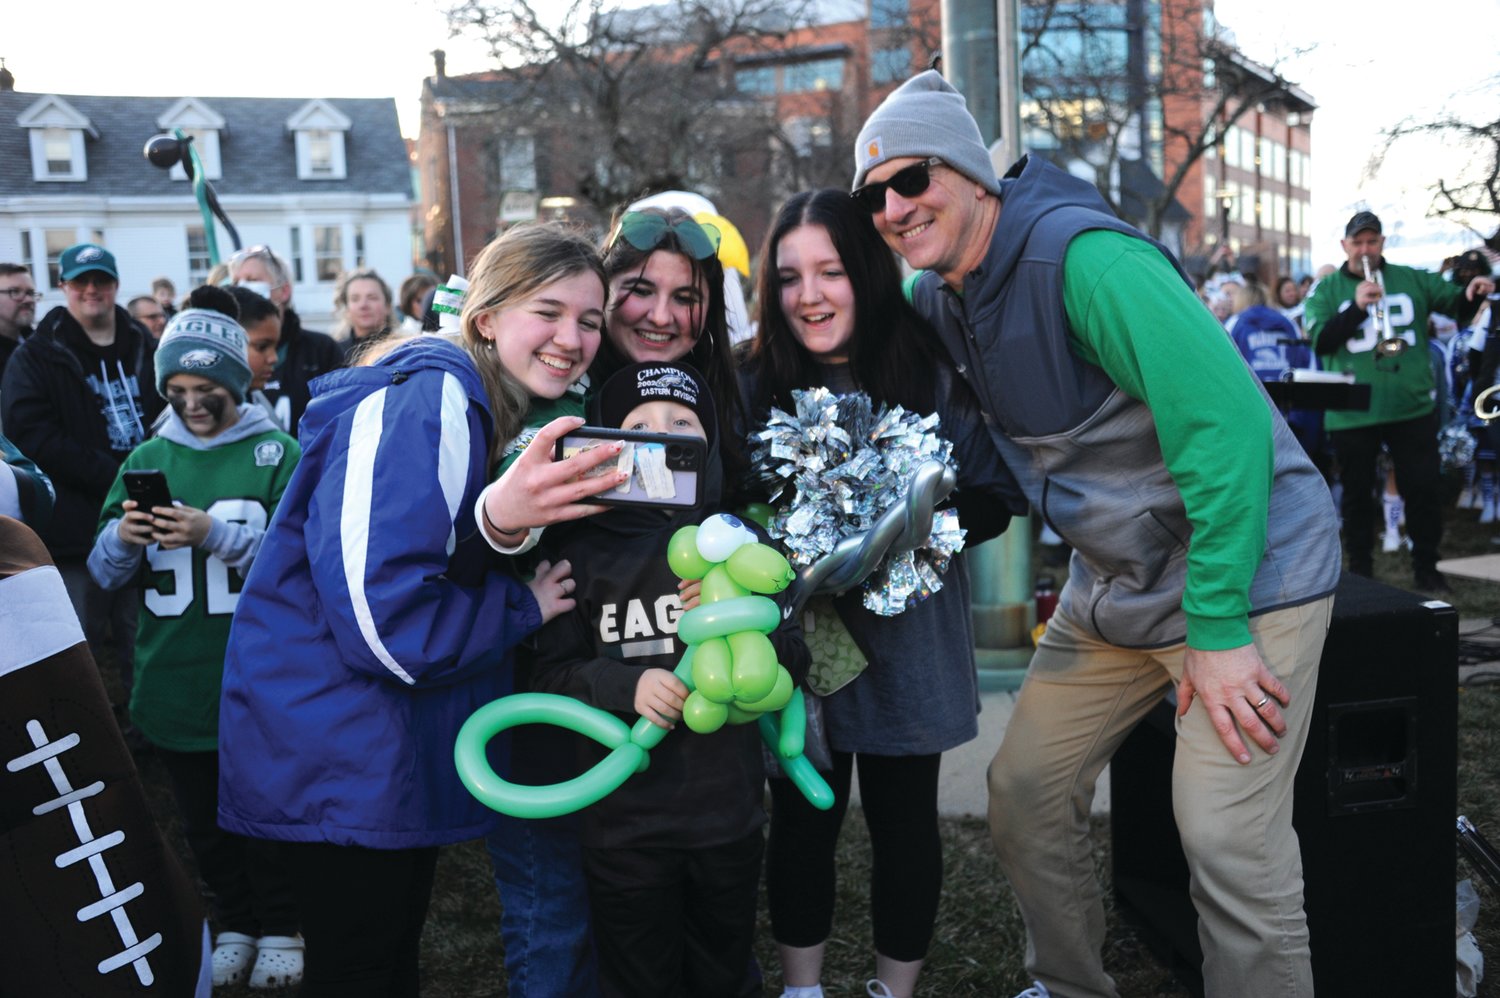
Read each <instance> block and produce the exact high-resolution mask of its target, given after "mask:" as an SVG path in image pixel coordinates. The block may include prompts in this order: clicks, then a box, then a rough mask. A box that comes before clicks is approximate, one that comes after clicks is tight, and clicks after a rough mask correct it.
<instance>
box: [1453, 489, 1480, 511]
mask: <svg viewBox="0 0 1500 998" xmlns="http://www.w3.org/2000/svg"><path fill="white" fill-rule="evenodd" d="M1479 502H1480V500H1479V490H1478V489H1475V488H1469V487H1467V486H1465V488H1464V490H1463V491H1462V492H1460V493H1459V494H1458V506H1457V508H1458V509H1478V508H1479Z"/></svg>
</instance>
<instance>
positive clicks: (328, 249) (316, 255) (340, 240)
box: [313, 225, 344, 283]
mask: <svg viewBox="0 0 1500 998" xmlns="http://www.w3.org/2000/svg"><path fill="white" fill-rule="evenodd" d="M313 263H314V266H315V268H316V269H315V278H314V279H315V280H317V281H318V282H319V283H332V282H334V281H336V280H338V279H339V274H341V273H343V272H344V231H343V229H341V228H340V227H339V226H337V225H314V226H313Z"/></svg>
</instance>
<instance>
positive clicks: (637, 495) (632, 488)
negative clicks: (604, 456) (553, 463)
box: [556, 426, 708, 509]
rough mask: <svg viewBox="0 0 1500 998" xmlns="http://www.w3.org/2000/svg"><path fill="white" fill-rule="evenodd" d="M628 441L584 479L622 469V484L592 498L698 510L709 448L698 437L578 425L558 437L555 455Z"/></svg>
mask: <svg viewBox="0 0 1500 998" xmlns="http://www.w3.org/2000/svg"><path fill="white" fill-rule="evenodd" d="M617 441H622V442H624V444H625V446H624V447H623V448H622V449H621V450H620V452H619V454H618V455H617V456H616V459H615V460H614V461H605V462H604V463H602V464H600V465H598V466H596V467H595V468H594V469H593V470H592V471H589V472H587V473H585V474H584V476H583V477H584V478H585V479H587V478H593V477H596V476H599V475H606V474H617V473H618V474H623V475H625V478H624V480H623V481H621V482H620V484H618V485H616V486H615V487H614V488H612V489H608V490H606V491H604V492H601V493H599V494H598V495H596V496H594V497H592V498H591V499H590V500H589V501H590V502H597V503H603V504H605V505H611V506H647V507H653V508H659V509H697V508H698V507H699V505H701V504H702V501H703V497H702V494H701V493H702V488H701V483H702V474H703V467H704V464H705V463H706V461H707V460H708V448H707V447H706V445H705V444H704V443H703V441H702V440H700V439H699V438H697V437H694V436H685V435H683V434H677V433H648V432H645V431H641V430H613V429H609V428H607V427H601V426H580V427H578V428H577V429H576V430H573V431H572V432H571V433H569V434H568V435H567V436H565V437H563V438H562V439H561V440H559V441H558V442H557V452H556V460H558V461H565V460H567V459H568V458H571V457H573V456H575V455H577V454H582V453H585V452H587V451H590V450H593V449H594V448H597V447H605V446H608V445H610V444H613V443H615V442H617Z"/></svg>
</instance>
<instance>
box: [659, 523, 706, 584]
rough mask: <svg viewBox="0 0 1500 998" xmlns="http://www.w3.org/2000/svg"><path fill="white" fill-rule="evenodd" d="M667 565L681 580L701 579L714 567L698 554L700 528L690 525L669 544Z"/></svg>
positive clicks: (678, 532)
mask: <svg viewBox="0 0 1500 998" xmlns="http://www.w3.org/2000/svg"><path fill="white" fill-rule="evenodd" d="M667 564H668V565H669V566H671V568H672V573H673V574H674V575H676V576H677V577H678V578H679V579H701V578H703V577H704V576H705V575H707V574H708V570H709V569H710V568H712V567H713V566H712V565H711V564H710V563H709V562H708V561H706V560H704V558H703V556H702V555H701V554H699V553H698V528H697V527H696V526H695V525H693V524H691V523H690V524H688V525H687V526H685V527H682V528H680V529H679V530H678V531H677V533H675V534H673V535H672V539H671V540H669V541H668V542H667Z"/></svg>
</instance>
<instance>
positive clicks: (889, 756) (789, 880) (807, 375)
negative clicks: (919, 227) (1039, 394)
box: [745, 190, 1025, 998]
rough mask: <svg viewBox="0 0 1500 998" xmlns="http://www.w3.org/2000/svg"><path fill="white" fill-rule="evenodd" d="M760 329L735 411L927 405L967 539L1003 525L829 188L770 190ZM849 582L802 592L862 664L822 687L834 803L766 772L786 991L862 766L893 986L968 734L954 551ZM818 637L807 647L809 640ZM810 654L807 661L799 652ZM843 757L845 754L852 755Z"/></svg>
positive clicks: (1007, 490) (815, 923)
mask: <svg viewBox="0 0 1500 998" xmlns="http://www.w3.org/2000/svg"><path fill="white" fill-rule="evenodd" d="M758 298H759V305H758V311H759V329H758V331H757V333H756V338H755V343H754V348H753V352H752V354H751V356H750V359H749V362H748V365H747V369H746V371H745V387H746V396H747V398H748V404H749V410H750V416H749V425H751V426H754V425H759V424H760V423H761V422H763V421H764V419H765V417H766V414H767V411H768V409H769V407H770V406H771V405H775V406H777V407H779V408H783V409H786V410H787V411H791V409H792V399H791V393H792V391H793V390H794V389H798V388H811V387H814V386H819V385H822V386H827V387H828V388H830V389H832V390H833V391H835V392H837V393H847V392H853V391H862V392H865V393H867V394H868V395H869V396H870V397H871V399H872V400H873V401H874V402H875V403H876V404H877V405H878V404H880V403H885V404H888V405H898V404H899V405H901V406H903V407H906V408H907V409H910V410H913V411H916V412H921V413H928V412H937V413H938V414H939V415H940V417H941V426H940V427H939V432H940V433H941V434H942V435H943V436H944V437H946V438H948V439H949V440H951V441H953V444H954V450H953V453H954V458H955V461H956V463H957V465H958V473H959V491H958V492H957V493H956V496H955V498H956V499H957V500H958V505H959V516H960V523H961V525H962V526H963V527H964V528H965V529H966V530H967V531H968V536H967V539H966V542H967V543H968V544H975V543H978V542H979V541H982V540H985V539H987V538H989V537H992V536H994V535H995V534H997V533H999V532H1000V531H1001V530H1002V529H1004V527H1005V524H1006V522H1007V521H1008V520H1009V517H1010V513H1011V512H1012V511H1014V512H1021V511H1023V510H1024V509H1025V505H1024V500H1022V499H1021V496H1020V490H1019V489H1018V488H1017V486H1016V484H1015V482H1014V480H1013V479H1012V478H1011V476H1010V473H1009V472H1008V471H1007V470H1006V469H1005V467H1004V465H1003V464H1002V463H1001V462H1000V458H999V454H998V453H997V452H996V450H995V448H994V446H993V444H992V443H991V442H990V439H989V437H988V434H987V431H986V429H985V426H984V423H983V422H982V420H981V419H980V417H979V413H978V410H977V408H976V407H975V405H974V402H973V400H972V398H971V396H970V395H969V393H968V392H967V390H966V388H965V386H964V384H963V382H962V380H961V379H960V378H958V377H957V376H956V373H955V372H954V371H953V370H952V369H951V368H949V367H948V366H947V365H946V364H945V363H944V362H942V361H941V360H940V359H939V356H938V352H937V350H936V346H937V345H936V344H935V343H933V337H934V336H935V334H934V333H933V331H932V330H931V329H930V328H929V327H928V326H927V325H926V323H925V322H924V321H923V320H922V319H921V318H920V317H919V316H918V315H917V313H916V312H915V311H914V310H913V309H912V308H911V306H910V304H908V302H907V301H906V299H905V298H904V297H903V296H902V293H901V276H900V273H899V271H898V270H897V267H896V263H895V259H894V257H892V255H891V253H890V250H888V249H887V248H886V247H885V244H884V243H883V242H882V241H881V239H880V237H879V235H878V234H877V233H876V231H875V227H874V225H873V223H872V222H871V220H870V215H869V212H867V211H864V210H863V209H861V208H860V207H859V206H858V205H857V204H856V203H855V202H854V201H852V200H851V199H850V197H849V195H848V194H846V193H844V192H842V191H835V190H823V191H814V192H807V193H802V194H798V195H796V196H794V197H793V198H792V199H791V200H789V201H788V202H787V203H786V204H784V205H783V206H782V208H781V210H780V212H779V213H778V214H777V216H776V221H775V224H774V225H773V227H772V229H771V232H770V234H769V235H768V236H767V238H766V243H765V247H764V249H763V250H762V253H761V272H760V280H759V295H758ZM860 597H861V594H860V593H859V592H858V591H855V592H851V593H846V594H844V595H842V596H839V597H836V598H833V599H832V600H830V601H827V602H825V603H824V604H823V605H822V606H819V605H818V601H817V600H814V601H813V612H814V614H815V619H816V620H817V621H818V625H819V626H826V627H834V628H843V629H844V630H846V631H847V638H848V639H849V641H850V642H852V645H853V648H852V649H850V652H851V653H852V654H857V655H858V656H861V657H862V658H863V659H864V660H865V662H867V665H866V667H865V668H864V670H863V671H861V672H859V673H858V674H857V675H856V676H854V678H853V679H852V680H849V681H848V682H847V684H846V685H843V686H842V687H840V688H838V689H834V690H830V691H827V695H826V696H825V697H824V700H823V707H824V714H825V717H826V720H827V728H828V740H829V745H830V748H831V749H832V751H833V764H834V765H833V773H832V774H831V776H830V779H829V783H830V784H831V785H832V787H833V789H834V794H835V798H836V800H835V804H834V807H833V809H832V810H830V811H827V812H823V811H818V810H815V809H814V808H813V807H812V806H811V805H810V804H808V803H807V801H806V800H804V799H803V798H802V795H801V794H800V793H799V792H798V791H797V789H796V788H795V787H794V786H792V784H791V783H790V781H788V780H786V779H773V780H771V796H772V801H773V809H772V814H771V836H770V843H769V847H768V851H767V873H766V882H767V889H768V893H769V898H770V909H771V926H772V932H773V934H774V936H775V938H776V944H777V949H778V951H779V953H780V955H781V961H782V971H783V978H784V981H785V984H786V992H785V993H786V994H787V995H788V996H793V998H817V996H821V994H822V988H821V985H820V983H819V978H820V976H821V972H822V964H823V954H824V949H825V946H826V945H827V940H828V937H829V934H830V933H831V931H832V926H833V900H834V880H835V869H834V847H835V844H836V842H837V840H838V832H839V827H840V825H841V824H842V822H843V817H844V812H845V809H846V808H847V806H848V802H849V790H850V781H851V778H852V775H853V773H854V771H855V769H856V768H857V769H858V772H859V781H860V782H859V786H860V798H861V801H862V804H863V807H864V813H865V821H866V824H868V825H869V829H870V839H871V843H872V846H873V856H874V864H873V871H872V879H871V886H870V895H871V906H872V909H873V910H872V916H873V921H874V934H875V971H876V976H875V978H874V979H873V980H871V981H870V982H869V983H868V985H867V991H868V993H869V994H870V995H872V996H877V998H887V996H895V998H906V996H909V995H911V994H912V993H913V991H914V990H915V987H916V981H917V975H918V973H919V972H920V970H921V966H922V961H923V959H924V958H925V957H926V954H927V947H928V944H929V943H930V942H931V940H932V929H933V924H934V923H935V921H936V918H937V906H938V898H939V895H940V894H941V891H942V876H943V865H942V863H943V861H942V844H941V841H940V839H939V836H938V821H937V786H938V766H939V762H940V760H941V757H942V753H943V752H944V751H946V750H947V749H950V748H953V747H955V746H957V745H960V744H962V743H964V742H966V741H968V740H969V739H971V738H973V737H974V736H975V735H976V734H977V733H978V725H977V722H976V720H975V715H976V714H977V712H978V707H979V691H978V684H977V679H976V675H975V665H974V635H973V629H972V625H971V623H970V618H969V581H968V575H967V569H966V566H965V564H964V558H963V556H962V554H960V555H957V556H955V557H954V558H953V561H952V563H951V564H950V566H949V568H948V571H947V574H946V575H945V576H944V578H943V588H942V589H941V590H940V591H939V592H937V593H935V594H933V595H932V596H930V597H929V598H928V599H926V600H925V601H923V602H921V603H918V604H916V605H915V606H912V607H910V608H908V609H907V610H905V611H903V612H902V613H900V614H899V615H897V616H894V617H883V616H879V615H877V614H874V613H872V612H871V611H869V610H867V609H866V608H865V607H864V605H863V603H862V602H861V598H860ZM815 654H816V653H815ZM814 671H816V664H815V666H814ZM856 763H857V766H856Z"/></svg>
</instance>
